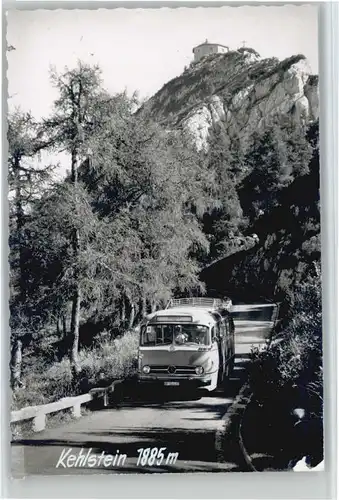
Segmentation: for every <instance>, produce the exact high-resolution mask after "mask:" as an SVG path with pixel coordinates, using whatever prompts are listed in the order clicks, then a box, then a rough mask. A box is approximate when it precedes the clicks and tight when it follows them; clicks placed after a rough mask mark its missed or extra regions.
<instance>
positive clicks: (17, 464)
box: [12, 304, 276, 477]
mask: <svg viewBox="0 0 339 500" xmlns="http://www.w3.org/2000/svg"><path fill="white" fill-rule="evenodd" d="M275 312H276V308H275V306H274V305H272V304H251V305H248V304H247V305H246V304H244V305H237V306H234V320H235V327H236V362H235V367H234V372H233V374H232V377H231V379H230V381H229V384H228V386H227V389H226V391H224V392H220V393H217V394H213V395H212V394H208V393H207V395H206V396H203V397H200V398H198V397H195V398H192V399H191V400H187V396H184V395H183V396H180V395H178V393H177V392H175V393H172V395H171V394H170V393H163V394H161V395H157V396H156V397H155V398H153V399H152V400H147V401H146V400H139V401H128V400H124V401H123V402H121V403H119V405H118V407H117V408H110V409H105V410H100V411H95V412H93V413H91V414H90V415H88V416H85V417H83V418H81V419H79V420H78V421H73V422H71V423H68V424H65V425H63V426H62V427H59V428H54V429H48V430H46V431H43V432H41V433H38V434H35V435H34V436H32V437H30V438H29V439H25V440H21V441H16V442H15V443H13V445H12V464H13V466H12V471H13V476H16V477H18V476H25V475H29V474H34V475H35V474H45V475H47V474H60V475H66V474H85V473H98V472H100V473H112V472H119V473H131V472H133V473H135V472H140V473H149V472H217V471H220V472H223V471H231V470H234V471H235V470H238V466H237V464H236V463H232V462H231V461H230V462H223V459H222V458H221V455H220V450H218V442H219V441H218V436H220V435H221V434H222V431H223V428H224V426H225V423H226V421H227V409H228V407H229V406H230V405H231V403H232V402H233V400H234V398H235V397H236V395H237V394H238V392H239V390H240V388H241V386H242V385H243V382H244V378H245V376H246V363H247V362H248V353H249V352H250V349H251V346H252V345H255V346H258V347H260V346H262V345H264V343H265V339H266V338H267V337H268V336H269V333H270V331H271V328H272V324H273V320H274V316H275ZM154 447H157V448H160V447H164V448H166V449H165V450H163V454H164V458H163V460H162V463H161V465H159V466H158V465H156V466H153V467H150V466H143V465H141V464H137V460H138V451H137V450H139V449H140V448H154ZM103 452H104V453H103ZM87 453H89V455H87ZM170 453H178V456H177V457H175V456H174V455H169V454H170ZM122 454H125V455H126V456H127V458H126V459H125V460H124V458H123V457H122V458H120V466H118V465H117V463H118V458H119V456H120V455H122ZM70 455H74V456H75V458H69V457H70ZM86 455H87V459H86V460H85V458H83V459H82V458H81V457H85V456H86ZM108 455H111V457H110V458H107V456H108ZM90 456H91V459H89V457H90ZM100 456H101V457H102V458H101V460H100ZM115 456H117V458H116V462H115V465H113V464H114V462H113V464H112V460H113V457H115ZM167 457H168V458H167ZM105 458H106V459H107V461H106V465H105V463H104V460H105ZM76 459H77V464H78V467H74V463H75V460H76ZM67 460H68V465H72V464H73V467H68V468H64V466H63V465H67ZM166 461H167V462H168V463H167V464H166ZM58 462H59V466H58V467H56V465H57V464H58ZM81 464H84V465H82V466H81ZM80 466H81V467H80ZM98 469H99V470H98Z"/></svg>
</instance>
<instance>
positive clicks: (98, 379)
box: [11, 332, 138, 410]
mask: <svg viewBox="0 0 339 500" xmlns="http://www.w3.org/2000/svg"><path fill="white" fill-rule="evenodd" d="M137 348H138V334H137V333H136V332H126V333H125V334H124V335H123V336H121V337H120V338H116V339H114V340H112V341H111V340H109V339H108V338H107V337H105V336H103V337H102V338H101V340H99V341H98V342H97V344H96V345H95V346H94V347H93V348H92V349H84V350H82V351H80V353H79V361H80V367H81V371H80V374H79V377H78V380H77V381H76V382H74V381H72V375H71V365H70V361H69V359H68V358H64V359H63V360H62V361H60V362H54V363H52V364H50V365H47V366H46V365H44V364H43V363H39V364H38V363H37V364H36V367H35V368H34V365H31V367H30V370H29V371H28V372H27V373H26V374H25V375H24V377H23V379H22V382H23V386H22V387H21V388H20V389H18V390H17V391H16V392H15V395H14V394H12V403H11V410H18V409H21V408H24V407H26V406H35V405H43V404H47V403H51V402H53V401H58V400H59V399H61V398H63V397H67V396H76V395H78V394H83V393H86V392H88V391H89V389H91V388H92V387H96V386H102V385H106V384H107V385H108V384H109V383H110V382H112V381H113V380H116V379H120V378H126V377H129V376H132V375H133V374H134V373H135V367H136V356H137Z"/></svg>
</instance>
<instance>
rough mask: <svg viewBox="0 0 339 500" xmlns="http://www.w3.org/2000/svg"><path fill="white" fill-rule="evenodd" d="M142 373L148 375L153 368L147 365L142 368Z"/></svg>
mask: <svg viewBox="0 0 339 500" xmlns="http://www.w3.org/2000/svg"><path fill="white" fill-rule="evenodd" d="M142 371H143V372H144V373H146V374H147V373H149V372H150V371H151V368H150V367H149V366H148V365H145V366H143V367H142Z"/></svg>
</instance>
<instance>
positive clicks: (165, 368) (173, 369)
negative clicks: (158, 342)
mask: <svg viewBox="0 0 339 500" xmlns="http://www.w3.org/2000/svg"><path fill="white" fill-rule="evenodd" d="M150 368H151V371H150V373H166V374H170V375H174V374H176V375H189V374H195V367H194V366H174V365H151V366H150Z"/></svg>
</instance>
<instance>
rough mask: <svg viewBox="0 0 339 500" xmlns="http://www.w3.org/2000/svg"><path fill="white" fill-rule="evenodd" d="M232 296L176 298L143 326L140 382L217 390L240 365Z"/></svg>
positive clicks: (141, 327)
mask: <svg viewBox="0 0 339 500" xmlns="http://www.w3.org/2000/svg"><path fill="white" fill-rule="evenodd" d="M231 307H232V302H231V300H230V299H214V298H209V297H208V298H207V297H194V298H181V299H172V300H171V301H170V302H169V303H168V305H167V307H166V308H165V309H163V310H159V311H155V312H153V313H151V314H149V315H147V316H146V317H145V318H144V319H143V321H142V322H141V325H140V342H139V352H138V381H139V383H141V384H144V385H146V384H148V385H161V386H164V387H178V388H179V387H181V388H187V387H188V386H189V387H193V388H195V389H205V390H207V391H214V390H215V389H217V388H218V387H220V386H223V384H224V382H225V381H226V380H227V379H228V378H229V376H230V374H231V372H232V369H233V364H234V355H235V352H234V351H235V347H234V323H233V319H232V315H231V312H230V310H231Z"/></svg>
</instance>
